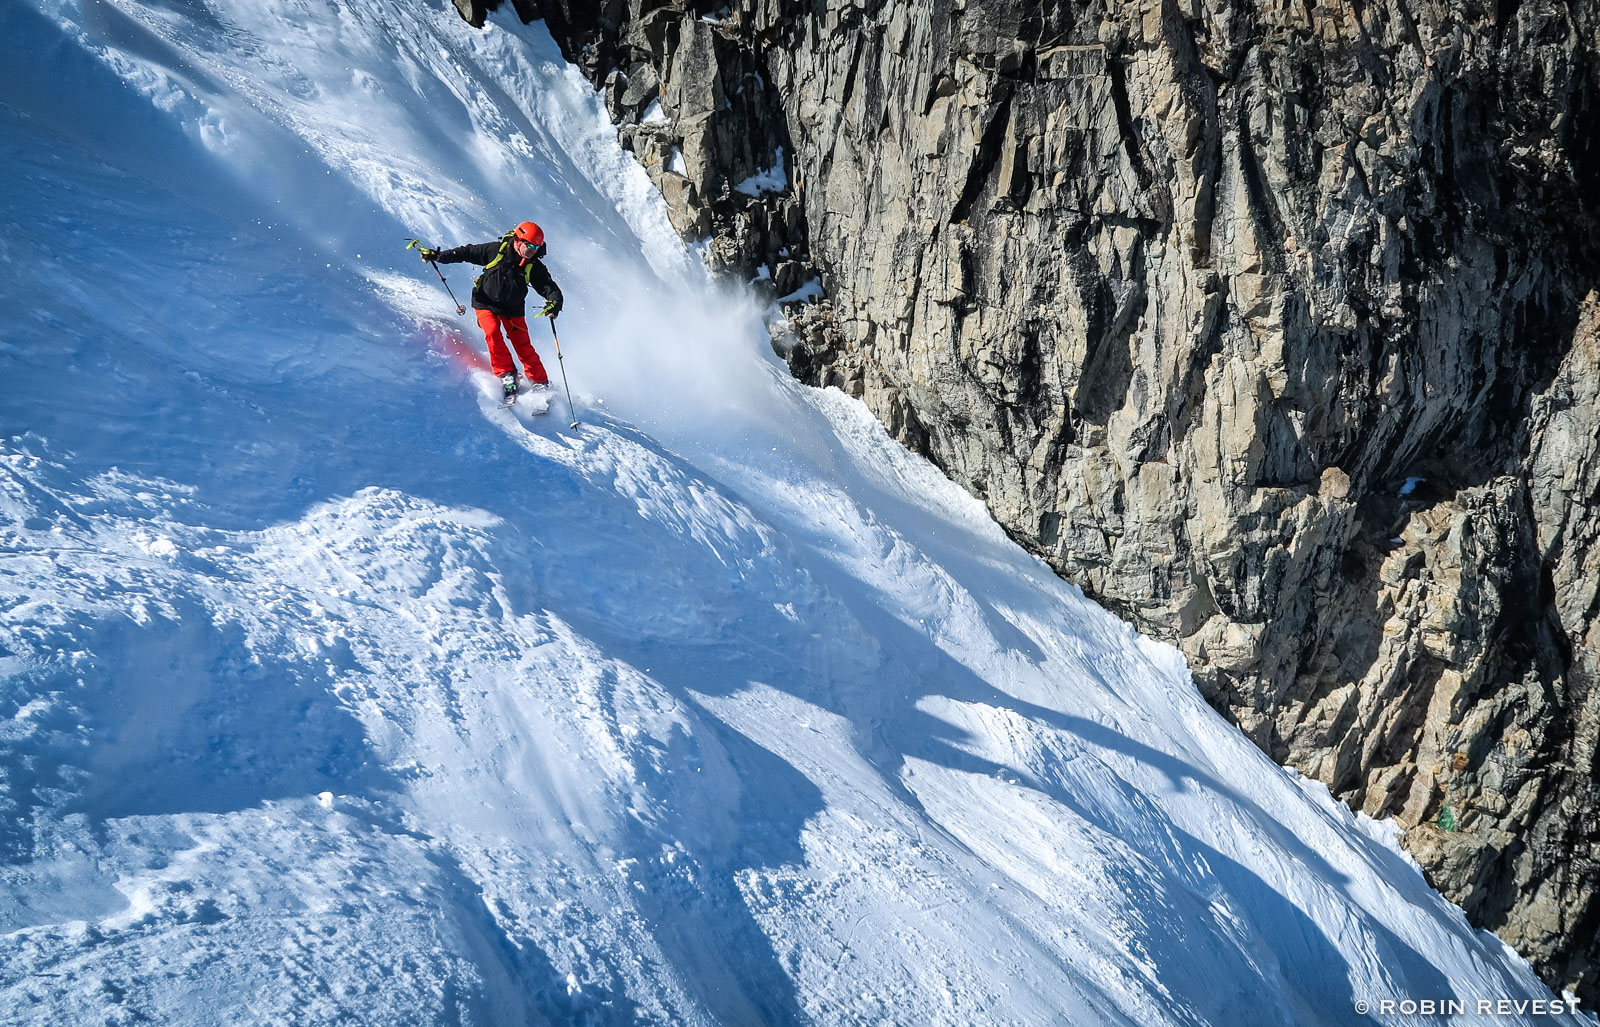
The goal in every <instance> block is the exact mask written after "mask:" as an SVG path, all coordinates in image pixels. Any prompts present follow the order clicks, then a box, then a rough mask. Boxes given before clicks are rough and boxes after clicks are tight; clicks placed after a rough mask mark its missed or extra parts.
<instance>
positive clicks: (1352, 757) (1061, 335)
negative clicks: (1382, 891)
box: [542, 0, 1600, 1005]
mask: <svg viewBox="0 0 1600 1027" xmlns="http://www.w3.org/2000/svg"><path fill="white" fill-rule="evenodd" d="M542 11H543V14H544V16H545V18H546V20H547V22H548V24H549V26H550V28H551V31H552V33H553V34H554V35H555V37H556V39H557V40H558V42H560V43H561V45H562V46H563V47H564V48H565V50H566V52H567V53H568V55H569V56H570V57H571V58H572V59H573V60H574V61H576V62H577V63H578V64H579V65H580V66H581V67H582V68H583V69H584V70H585V71H586V72H587V73H588V74H589V75H590V76H591V77H592V79H593V80H594V81H595V83H596V84H597V86H600V87H601V88H603V89H605V91H606V96H607V100H608V102H609V104H610V107H611V110H612V112H613V114H614V115H615V116H616V117H617V119H618V121H619V123H620V124H621V129H620V131H621V137H622V140H623V142H624V145H627V146H629V147H630V148H631V149H632V150H633V151H634V152H635V153H636V154H638V155H639V157H640V159H641V161H643V163H644V164H645V166H646V167H647V168H648V169H649V170H650V172H651V174H652V176H653V177H654V178H655V180H656V182H657V183H658V185H660V186H661V189H662V192H663V193H664V194H665V195H666V197H667V200H668V203H669V206H670V208H671V210H672V213H673V217H674V220H675V223H676V224H677V225H678V227H679V228H680V230H682V231H683V232H684V233H685V234H686V235H687V236H690V237H693V238H704V237H708V236H709V237H710V239H711V242H710V250H711V254H712V258H713V262H714V263H715V264H716V265H717V266H718V267H720V268H723V269H725V270H729V271H736V272H738V273H740V274H742V275H743V276H745V277H747V278H750V277H754V278H758V279H761V280H768V279H770V280H772V281H773V284H772V286H771V287H772V288H773V289H774V290H775V292H776V294H777V295H780V296H781V295H785V294H790V295H792V296H795V294H800V295H804V294H805V293H807V292H808V290H807V289H805V288H803V286H805V285H806V283H807V282H808V281H809V280H811V279H812V277H813V275H816V274H818V273H819V272H820V277H821V284H822V286H823V287H824V288H823V292H824V293H825V296H826V298H825V299H823V300H822V301H821V302H819V303H813V304H809V305H805V306H803V307H800V308H797V309H794V310H792V311H791V316H790V327H791V329H792V334H789V335H787V336H786V337H785V340H784V345H785V348H786V350H787V353H788V357H789V360H790V364H791V366H792V368H793V369H794V371H795V373H796V374H797V375H799V376H800V377H802V378H803V379H805V380H807V381H811V382H814V383H819V384H822V383H827V384H835V385H838V386H839V387H841V388H843V389H845V390H847V391H849V392H851V393H852V394H854V395H857V396H860V397H861V398H862V399H863V400H865V401H866V403H867V404H868V405H869V406H870V407H871V408H872V409H873V410H874V411H875V412H876V413H877V414H878V415H879V417H880V418H882V420H883V421H884V423H885V424H886V425H887V426H888V427H889V428H890V430H891V431H892V432H894V433H895V434H896V435H897V436H898V437H900V438H901V439H902V440H903V441H904V442H905V443H906V444H907V445H909V446H911V447H913V448H915V449H918V450H920V451H922V452H924V453H926V454H927V455H928V456H929V457H930V458H931V459H932V460H934V461H935V462H936V463H937V464H938V465H939V466H941V467H942V468H944V470H945V471H946V472H947V473H948V474H949V475H950V476H951V477H952V478H954V479H955V480H956V481H958V482H960V483H962V484H963V485H964V486H966V487H967V488H968V489H969V490H971V491H972V492H974V493H975V494H977V495H979V496H981V497H982V498H984V499H985V500H986V501H987V503H988V504H989V507H990V509H991V510H992V511H993V512H994V515H995V517H996V518H997V519H998V520H999V521H1000V522H1001V523H1002V524H1003V525H1004V526H1005V527H1006V528H1007V529H1008V530H1009V531H1010V532H1011V533H1012V535H1013V536H1014V537H1015V538H1017V539H1018V540H1019V541H1020V542H1021V543H1023V544H1024V545H1026V546H1028V547H1029V548H1031V549H1033V550H1034V551H1036V552H1038V553H1040V554H1041V555H1042V556H1044V557H1045V558H1046V559H1048V560H1049V561H1050V562H1051V564H1052V565H1053V566H1055V567H1056V568H1057V569H1058V570H1059V571H1060V572H1061V573H1062V574H1063V575H1065V576H1066V577H1068V578H1069V579H1071V580H1072V581H1074V582H1077V583H1079V584H1080V585H1082V586H1083V588H1084V589H1085V590H1086V591H1087V592H1089V593H1090V594H1092V595H1094V596H1096V597H1097V598H1099V599H1100V600H1101V601H1102V602H1104V603H1105V604H1106V605H1107V606H1109V607H1111V608H1112V609H1115V610H1117V611H1119V612H1121V613H1122V614H1123V615H1125V616H1126V617H1127V618H1129V619H1130V620H1132V621H1133V622H1134V623H1136V624H1137V625H1138V626H1139V627H1140V628H1141V629H1142V630H1144V631H1147V632H1149V633H1151V634H1153V635H1156V636H1157V637H1160V638H1163V639H1166V640H1168V641H1170V642H1172V643H1174V644H1176V645H1178V646H1180V647H1181V648H1182V649H1183V651H1184V652H1185V653H1187V654H1188V656H1189V658H1190V660H1191V663H1192V665H1193V667H1194V673H1195V679H1196V681H1197V683H1198V684H1199V685H1200V687H1201V688H1202V690H1203V691H1204V692H1205V694H1206V695H1207V696H1208V697H1209V698H1210V699H1211V701H1212V702H1213V704H1214V705H1216V706H1217V707H1218V708H1219V709H1221V710H1223V711H1224V712H1226V713H1227V714H1228V715H1230V716H1231V717H1232V718H1234V720H1235V721H1236V722H1237V723H1238V724H1239V726H1240V727H1241V728H1242V729H1243V730H1244V731H1245V732H1247V733H1248V734H1249V735H1250V736H1251V737H1252V738H1253V739H1255V740H1256V741H1257V743H1258V744H1260V745H1261V746H1262V748H1264V749H1265V750H1267V751H1268V752H1269V753H1271V754H1272V755H1273V756H1274V757H1275V758H1277V759H1278V760H1279V761H1281V762H1283V763H1286V764H1289V765H1292V766H1295V767H1297V768H1299V769H1301V770H1302V771H1304V772H1305V773H1307V774H1309V775H1312V776H1314V777H1316V778H1318V779H1319V780H1322V781H1324V782H1326V783H1327V784H1328V785H1329V786H1330V787H1331V788H1332V789H1333V790H1334V792H1335V793H1336V794H1337V795H1339V796H1341V797H1343V798H1344V799H1345V800H1346V801H1348V802H1349V803H1350V804H1351V805H1353V806H1355V807H1357V808H1360V809H1363V810H1365V811H1366V812H1368V813H1371V814H1373V815H1375V816H1387V817H1392V818H1393V819H1395V820H1396V821H1397V822H1399V823H1400V824H1401V825H1402V826H1403V827H1404V828H1405V831H1406V834H1405V841H1406V844H1407V846H1408V847H1409V848H1410V850H1411V851H1412V852H1413V853H1414V854H1415V855H1416V857H1417V858H1418V860H1419V861H1420V862H1421V864H1422V865H1423V867H1424V868H1425V870H1426V871H1427V873H1428V875H1429V877H1430V879H1431V880H1432V881H1433V882H1434V883H1435V884H1436V885H1437V886H1438V887H1439V888H1440V889H1441V890H1442V891H1443V892H1444V893H1445V894H1446V895H1448V896H1449V897H1450V898H1452V899H1454V900H1455V901H1457V902H1459V903H1460V904H1461V905H1462V906H1463V908H1464V909H1465V910H1466V911H1467V913H1468V915H1469V916H1470V917H1471V918H1472V919H1473V920H1474V922H1476V923H1478V924H1481V925H1483V926H1486V927H1489V928H1491V929H1493V930H1495V931H1497V932H1498V933H1499V934H1500V935H1501V936H1502V937H1504V938H1505V939H1506V940H1507V941H1509V942H1511V943H1512V944H1513V945H1514V946H1516V947H1517V948H1518V949H1519V951H1521V952H1523V953H1524V954H1525V955H1527V956H1528V957H1529V958H1530V959H1531V960H1532V961H1533V962H1534V964H1535V965H1536V966H1537V967H1538V968H1539V969H1540V970H1541V972H1542V973H1543V974H1544V976H1545V978H1546V979H1547V980H1548V981H1549V982H1550V983H1551V984H1552V985H1553V986H1556V987H1558V988H1572V989H1574V990H1576V991H1577V992H1578V994H1579V995H1580V996H1581V997H1582V998H1584V999H1585V1001H1586V1002H1587V1003H1589V1004H1591V1005H1593V1004H1594V1003H1596V1002H1597V1001H1600V965H1597V960H1600V949H1597V946H1596V941H1595V939H1596V938H1597V937H1600V897H1597V887H1596V886H1597V879H1600V867H1597V856H1600V853H1597V849H1596V845H1597V837H1600V825H1597V813H1596V800H1597V799H1600V783H1597V768H1596V741H1597V738H1596V735H1597V732H1600V708H1597V707H1600V691H1597V689H1596V688H1595V683H1596V680H1597V677H1600V541H1597V540H1600V293H1597V292H1596V289H1597V286H1600V282H1597V279H1600V231H1597V229H1600V219H1597V216H1596V215H1597V212H1600V142H1596V139H1597V137H1600V131H1597V130H1600V8H1596V7H1594V6H1593V5H1586V4H1565V3H1558V2H1554V0H1523V2H1520V3H1519V2H1516V0H1499V2H1490V0H1478V2H1468V0H1265V2H1258V3H1247V2H1245V0H1146V2H1144V3H1142V4H1139V3H1132V4H1123V3H1111V2H1084V3H1073V4H1067V3H1062V2H1059V0H1051V2H1044V3H1038V2H1024V0H929V2H927V3H924V4H897V3H885V2H881V0H737V2H733V3H722V2H707V3H689V2H684V0H678V2H672V0H603V2H599V3H581V4H580V3H577V2H575V0H543V3H542ZM775 165H776V166H777V170H776V171H774V170H773V168H774V166H775ZM763 269H764V270H763ZM817 291H818V290H817V289H815V288H812V289H810V290H809V292H810V293H812V294H813V295H814V294H815V293H816V292H817ZM795 298H797V299H798V298H799V296H795Z"/></svg>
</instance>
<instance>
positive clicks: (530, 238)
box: [511, 221, 544, 246]
mask: <svg viewBox="0 0 1600 1027" xmlns="http://www.w3.org/2000/svg"><path fill="white" fill-rule="evenodd" d="M511 234H512V235H514V236H516V237H517V238H518V239H521V240H522V241H523V242H525V243H527V244H528V245H529V246H543V245H544V229H542V228H540V227H539V226H538V225H536V224H534V223H533V222H532V221H524V222H523V223H522V224H520V225H518V226H517V227H516V228H515V229H513V230H512V232H511Z"/></svg>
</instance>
